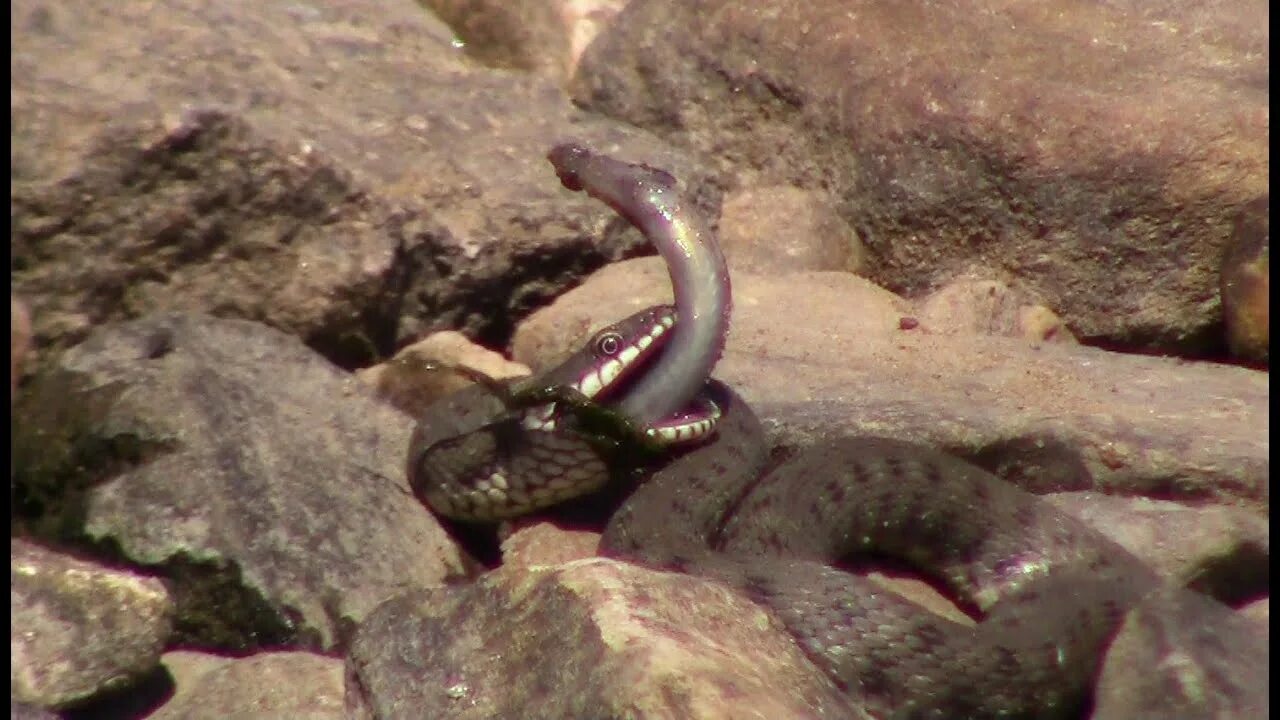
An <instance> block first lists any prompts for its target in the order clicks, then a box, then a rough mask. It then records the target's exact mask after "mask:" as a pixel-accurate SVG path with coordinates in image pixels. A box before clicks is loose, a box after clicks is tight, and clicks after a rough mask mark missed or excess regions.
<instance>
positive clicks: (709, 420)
mask: <svg viewBox="0 0 1280 720" xmlns="http://www.w3.org/2000/svg"><path fill="white" fill-rule="evenodd" d="M675 325H676V311H675V308H674V307H671V306H658V307H654V308H649V309H647V310H644V311H642V312H640V313H637V314H636V315H633V316H631V317H629V318H627V319H626V320H623V321H621V322H619V323H616V324H614V325H611V326H609V327H607V328H605V329H603V330H601V331H600V332H598V333H596V335H595V336H594V337H592V339H591V341H590V342H589V343H588V344H587V347H588V348H590V349H591V353H590V360H589V362H587V363H586V365H585V366H584V367H582V368H581V369H580V370H579V371H578V372H576V373H574V374H572V375H571V376H570V377H571V378H572V379H571V380H570V381H569V382H568V383H567V384H568V386H569V387H571V388H572V389H574V390H576V391H577V392H579V393H581V394H582V396H583V397H585V398H586V399H588V400H591V401H593V402H595V403H598V404H601V405H604V406H607V407H610V408H614V409H617V407H618V406H619V405H620V404H621V403H622V401H623V400H625V398H626V397H627V396H628V393H629V392H630V391H631V390H632V389H633V388H634V387H635V386H636V384H637V382H638V381H639V380H640V379H641V378H642V377H643V376H644V373H645V372H646V371H647V370H649V369H650V368H651V367H653V365H654V363H655V362H656V359H657V358H658V357H659V356H660V354H661V353H662V352H663V350H664V349H665V348H666V347H667V345H668V344H669V340H670V339H671V337H672V330H673V328H674V327H675ZM569 414H570V413H567V412H562V411H561V409H560V408H558V407H557V405H556V403H547V404H544V405H540V406H538V407H535V408H530V409H529V410H528V411H526V413H525V415H524V420H523V424H524V426H525V427H526V428H528V429H531V430H541V431H547V432H550V431H554V430H556V429H557V428H559V427H560V426H561V421H562V420H563V419H564V418H565V417H566V416H567V415H569ZM719 418H720V409H719V408H718V407H716V405H715V403H713V402H711V401H710V400H708V399H706V398H701V397H698V398H695V399H694V400H693V401H691V402H690V403H688V404H687V405H686V406H685V407H683V408H680V409H678V410H676V411H674V412H672V413H669V414H668V415H666V416H665V417H662V418H660V419H659V420H658V421H657V422H654V423H651V424H649V425H645V426H643V427H642V428H641V429H642V430H643V431H644V433H645V435H646V436H647V437H648V438H650V439H651V440H655V441H657V442H658V443H660V444H662V445H671V444H684V443H689V442H693V441H696V440H699V439H701V438H704V437H706V436H708V435H709V434H710V433H711V431H712V430H713V429H714V427H715V422H716V421H717V420H718V419H719Z"/></svg>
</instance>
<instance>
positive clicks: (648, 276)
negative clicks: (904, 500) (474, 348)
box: [513, 259, 1270, 513]
mask: <svg viewBox="0 0 1280 720" xmlns="http://www.w3.org/2000/svg"><path fill="white" fill-rule="evenodd" d="M733 286H734V317H733V323H732V326H731V328H730V332H729V342H728V346H727V348H726V350H725V354H724V358H723V359H722V360H721V362H720V364H719V365H718V366H717V368H716V375H717V376H718V377H720V378H721V379H723V380H725V381H726V382H728V383H730V384H731V385H733V386H734V387H735V388H737V389H738V390H739V391H740V392H741V393H742V395H743V396H744V397H746V398H747V400H748V401H749V402H750V403H751V404H752V406H753V407H754V408H755V409H756V412H757V413H758V414H759V415H760V416H761V418H762V419H763V420H764V421H765V428H766V431H768V432H769V434H770V439H771V441H772V442H773V444H774V445H775V446H780V447H782V448H784V449H799V448H804V447H807V446H810V445H813V444H816V443H821V442H825V441H827V440H830V439H832V438H837V437H841V436H846V435H880V436H891V437H898V438H901V439H904V440H912V441H916V442H921V443H924V444H927V445H932V446H935V447H941V448H944V449H946V450H947V451H949V452H952V453H954V454H957V455H959V456H961V457H965V458H971V459H974V460H976V461H978V462H979V464H981V465H983V466H984V467H998V466H1000V465H1002V464H1004V460H1005V457H1004V454H1005V453H1006V451H1007V452H1009V453H1012V457H1011V458H1010V461H1011V464H1013V465H1015V466H1017V467H1018V468H1019V472H1020V473H1021V474H1022V476H1023V477H1022V478H1021V479H1020V480H1019V482H1020V484H1024V485H1026V486H1031V487H1035V488H1036V489H1037V490H1038V491H1040V492H1048V491H1054V490H1085V489H1097V490H1102V491H1105V492H1111V493H1118V494H1126V495H1148V496H1155V497H1160V498H1164V499H1171V500H1184V501H1185V500H1194V501H1196V502H1198V503H1204V502H1210V501H1214V502H1221V503H1223V504H1239V505H1243V506H1245V507H1247V508H1248V509H1249V510H1250V511H1252V512H1255V513H1265V512H1266V509H1267V507H1268V504H1269V481H1268V478H1269V469H1270V459H1269V455H1268V448H1269V446H1270V445H1269V438H1268V436H1267V432H1266V429H1267V420H1266V418H1267V414H1268V404H1269V403H1268V398H1269V388H1268V384H1267V375H1266V374H1265V373H1262V372H1257V371H1254V370H1248V369H1244V368H1238V367H1230V366H1222V365H1213V364H1208V363H1188V362H1184V361H1178V360H1175V359H1171V358H1162V357H1142V356H1131V355H1122V354H1119V353H1113V352H1107V351H1103V350H1099V349H1096V348H1089V347H1080V346H1070V345H1063V344H1059V343H1045V344H1033V343H1029V342H1026V341H1025V340H1022V339H1015V338H1007V337H999V336H992V335H986V334H982V335H972V334H969V335H949V334H941V333H923V332H919V330H909V331H907V330H903V329H901V326H900V324H899V320H900V318H901V317H902V316H903V315H906V314H909V309H910V306H909V305H908V304H907V303H905V302H904V301H903V300H902V299H901V298H899V297H897V296H895V295H893V294H892V293H889V292H886V291H884V290H882V289H880V288H877V287H875V286H873V285H871V284H870V283H867V282H865V281H863V280H862V279H860V278H856V277H851V276H844V275H836V274H834V273H811V274H807V275H791V276H788V277H785V278H780V279H776V280H775V279H772V278H762V277H756V276H753V275H749V274H746V273H738V274H736V275H735V276H734V278H733ZM670 297H671V296H670V280H669V279H668V278H667V276H666V273H665V271H664V270H663V269H662V267H661V266H660V265H659V264H657V263H656V262H651V261H649V260H647V259H646V260H644V261H636V262H633V263H622V264H618V265H615V266H611V267H609V268H606V269H605V270H603V271H601V272H600V273H598V274H596V275H594V276H592V277H591V278H590V279H588V281H587V282H586V283H584V284H583V285H582V286H580V287H578V288H576V289H574V290H573V291H572V292H569V293H566V294H565V295H563V296H562V297H561V298H560V299H558V300H557V301H556V302H555V303H553V304H552V305H551V306H549V307H547V308H545V309H544V310H541V311H539V312H538V313H535V314H534V315H533V316H531V317H530V319H529V320H528V321H527V322H526V323H525V324H524V325H523V326H522V327H521V328H520V330H519V332H518V333H517V335H516V338H515V340H514V342H513V349H514V353H513V354H514V356H515V358H516V359H517V360H519V361H521V362H524V363H526V364H528V365H530V366H531V367H535V368H537V367H546V366H547V365H548V364H549V363H551V362H554V361H555V360H557V359H559V358H561V357H563V356H564V355H565V354H566V353H568V352H570V351H571V350H576V349H577V348H579V347H581V345H582V343H583V342H584V341H585V340H586V338H587V337H588V336H589V335H590V332H591V331H592V330H593V329H595V328H599V327H601V326H603V325H605V324H607V323H609V322H613V321H616V320H617V319H618V318H622V317H625V316H627V315H628V314H630V313H632V312H635V311H636V310H639V309H641V308H643V307H646V306H648V305H652V304H654V303H659V302H669V301H670ZM797 318H804V321H803V322H797ZM1037 445H1045V446H1049V445H1051V446H1052V447H1053V448H1056V449H1057V452H1049V453H1041V454H1040V455H1036V454H1034V453H1028V452H1027V448H1028V447H1034V446H1037ZM1062 458H1066V459H1068V460H1069V461H1070V464H1069V467H1067V469H1068V470H1070V472H1069V473H1067V474H1066V475H1062V474H1061V473H1060V470H1061V469H1062V462H1061V460H1062ZM1037 463H1042V465H1040V466H1038V465H1037ZM1049 481H1051V482H1049ZM1057 483H1062V484H1063V485H1062V486H1055V485H1056V484H1057Z"/></svg>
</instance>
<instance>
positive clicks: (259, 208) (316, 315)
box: [10, 0, 719, 366]
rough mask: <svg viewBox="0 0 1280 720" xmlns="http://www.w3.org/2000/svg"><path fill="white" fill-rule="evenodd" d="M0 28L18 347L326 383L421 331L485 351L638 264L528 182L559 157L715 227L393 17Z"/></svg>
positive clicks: (419, 19) (30, 15)
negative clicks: (218, 364)
mask: <svg viewBox="0 0 1280 720" xmlns="http://www.w3.org/2000/svg"><path fill="white" fill-rule="evenodd" d="M158 9H162V10H163V11H153V10H158ZM11 19H12V21H13V26H14V33H13V40H14V49H13V54H12V69H13V78H14V82H13V87H12V93H11V95H12V97H11V100H12V102H11V115H12V120H13V131H12V134H11V139H12V141H13V146H14V148H15V149H14V154H13V157H12V162H11V173H10V174H11V180H12V185H13V188H12V191H11V209H12V214H13V223H12V235H13V241H12V245H13V248H12V263H11V264H12V270H13V273H12V275H13V278H12V279H13V283H14V286H15V288H17V291H18V293H19V294H20V295H22V296H24V297H25V298H27V299H28V300H29V302H30V304H31V309H32V312H33V316H34V321H35V328H34V330H35V337H36V340H37V346H38V347H44V346H49V345H55V346H60V345H66V344H70V343H73V342H75V341H76V340H79V339H81V338H83V337H84V336H85V334H86V333H87V332H88V331H89V329H90V328H91V327H92V326H93V325H95V324H98V323H101V322H104V321H107V320H111V319H119V318H129V317H138V316H141V315H143V314H145V313H148V312H152V311H155V310H158V309H167V310H174V309H181V310H199V311H202V312H210V313H213V314H217V315H221V316H233V317H240V318H249V319H254V320H261V321H264V322H266V323H268V324H270V325H273V326H275V327H278V328H282V329H285V330H287V331H289V332H291V333H293V334H296V335H298V336H300V337H302V338H304V339H305V340H306V341H307V342H308V344H310V345H312V346H313V347H316V348H317V349H320V350H322V352H324V353H325V354H326V355H327V356H328V357H330V358H331V359H334V360H335V361H337V362H340V363H341V364H343V365H344V366H356V365H361V364H367V363H369V362H371V361H373V360H374V359H376V358H378V357H381V356H387V355H390V354H391V353H392V352H393V351H394V349H395V348H396V347H397V346H399V345H402V344H405V343H407V342H410V341H412V340H413V339H416V338H418V337H421V336H422V335H425V334H426V333H428V332H430V331H432V330H440V329H462V330H464V331H466V332H467V333H468V334H469V335H472V336H476V335H479V336H482V337H489V338H490V339H498V338H505V337H506V336H507V335H508V334H509V333H510V330H511V327H512V326H513V323H514V319H513V318H515V317H519V316H521V315H522V314H524V313H525V312H527V311H528V310H529V309H530V308H532V307H535V306H537V305H538V304H541V303H543V302H545V301H546V300H547V299H549V298H550V297H552V296H553V295H554V294H555V293H556V292H558V291H560V290H562V289H564V288H565V287H567V286H568V285H570V284H571V283H572V282H574V281H575V280H576V279H577V278H578V277H579V276H580V275H581V274H582V273H584V272H586V271H589V270H590V269H593V268H595V267H598V266H599V265H601V264H603V263H604V262H606V261H609V260H612V259H616V258H617V257H619V256H620V255H622V254H623V253H626V252H629V251H631V250H634V249H635V248H638V247H640V246H641V245H642V242H641V240H640V236H639V235H638V233H636V232H635V231H632V230H629V229H628V228H627V227H626V225H625V223H623V222H622V221H620V220H618V219H617V218H616V217H614V216H613V215H612V214H611V213H609V211H608V210H607V209H605V208H603V207H600V206H598V205H597V204H595V203H593V202H591V201H590V200H588V199H586V198H583V197H581V196H575V195H574V194H572V193H570V192H569V191H567V190H564V189H562V188H561V187H560V185H559V183H558V182H557V181H556V179H555V174H554V173H553V172H552V170H551V167H550V166H549V165H548V164H547V163H546V161H545V160H544V156H545V155H546V152H547V150H548V149H549V148H550V147H551V146H552V145H553V144H555V143H556V142H559V141H563V140H565V139H571V138H573V139H578V140H581V141H583V142H586V143H588V144H590V145H592V146H594V147H597V148H600V149H602V150H608V151H609V152H618V153H620V154H623V155H628V154H630V155H632V156H634V157H639V158H644V159H648V160H651V161H654V162H660V163H661V164H663V165H664V166H665V167H670V168H672V169H673V170H674V171H676V172H678V173H679V174H680V177H681V179H682V180H684V181H685V182H687V183H692V184H693V186H694V187H696V188H701V190H700V191H699V194H700V197H701V200H700V202H702V203H704V204H705V205H706V207H707V208H711V209H714V208H715V207H716V206H717V205H718V197H719V190H718V189H717V188H715V187H712V186H710V185H709V184H708V182H707V178H706V173H705V172H703V171H701V170H699V169H698V161H697V159H696V158H694V157H692V156H690V155H689V153H687V152H677V151H675V150H674V149H671V148H669V147H666V146H665V145H663V144H662V143H659V142H658V141H656V140H655V139H653V138H652V137H650V136H647V135H645V134H643V133H640V132H637V131H635V130H632V129H628V128H625V127H621V126H617V125H613V124H607V123H605V122H602V121H600V120H598V119H594V118H592V117H590V116H589V115H587V114H585V113H583V112H581V111H579V110H577V109H575V108H574V107H573V105H572V104H571V103H570V102H569V101H568V99H567V97H566V96H565V95H564V93H563V92H562V91H561V90H560V89H559V88H558V87H557V86H556V85H555V84H554V83H553V82H552V81H551V80H549V79H546V78H539V77H535V76H529V75H524V74H515V73H512V72H509V71H501V70H493V69H489V68H484V67H480V66H478V65H477V64H476V63H475V62H474V61H472V60H470V59H468V58H467V57H466V56H465V55H464V54H463V53H462V51H460V50H459V49H457V48H455V47H453V45H452V44H451V40H452V33H451V32H450V31H449V30H448V29H447V28H445V27H444V26H443V25H442V24H440V23H439V21H438V20H435V19H434V18H433V17H432V16H431V15H430V14H429V13H426V12H424V11H423V10H422V9H421V8H419V7H417V6H416V5H414V4H413V3H412V2H409V0H398V1H395V2H375V1H373V0H363V1H361V2H346V3H310V4H289V3H284V4H279V3H249V2H238V3H217V4H209V3H204V2H198V1H196V0H166V1H165V2H163V3H162V4H161V5H158V6H155V7H154V8H153V6H151V5H136V4H129V3H116V2H106V1H105V0H96V1H94V2H86V3H81V4H78V5H77V6H76V7H75V8H74V9H72V8H70V7H67V6H63V5H59V4H56V3H53V4H50V3H42V2H37V0H24V1H23V2H19V3H16V4H14V5H13V7H12V9H11Z"/></svg>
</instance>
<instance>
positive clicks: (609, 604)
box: [347, 559, 866, 718]
mask: <svg viewBox="0 0 1280 720" xmlns="http://www.w3.org/2000/svg"><path fill="white" fill-rule="evenodd" d="M347 691H348V704H349V707H350V708H352V715H351V716H352V717H357V718H373V717H378V718H409V717H423V716H430V717H436V718H491V717H515V716H520V717H531V718H563V717H588V716H590V717H616V716H622V715H627V714H633V715H637V716H643V717H682V718H734V717H796V718H811V717H812V718H817V717H842V718H852V717H866V715H864V714H861V713H857V712H855V709H851V708H849V707H848V705H847V703H846V702H845V701H844V700H843V698H842V697H841V696H840V695H839V693H838V692H837V690H836V689H835V687H834V686H832V685H831V684H830V682H829V681H827V680H826V679H825V677H824V676H822V675H821V673H818V672H817V671H816V670H814V669H813V667H812V666H811V665H809V663H808V661H807V660H806V659H805V658H804V656H803V655H802V654H801V652H800V650H799V649H798V648H797V647H796V645H795V643H794V642H792V641H791V640H790V639H789V637H787V636H786V635H785V634H784V633H783V632H782V631H781V630H780V629H779V626H778V625H777V624H776V622H775V621H773V620H772V619H771V618H770V616H769V615H768V614H766V613H765V612H764V611H763V610H761V609H759V608H758V607H757V606H755V605H753V604H752V603H750V602H749V601H747V600H744V599H742V598H740V597H738V596H737V595H736V594H734V593H732V592H730V591H729V590H727V589H725V588H723V587H722V586H719V585H716V584H715V583H712V582H709V581H706V580H701V579H698V578H693V577H688V576H684V575H678V574H672V573H659V572H652V571H648V570H644V569H642V568H639V567H636V566H632V565H628V564H624V563H617V562H613V561H609V560H603V559H597V560H585V561H579V562H573V563H569V564H567V565H562V566H558V567H555V568H551V569H544V570H538V571H532V572H519V571H507V570H504V571H499V572H496V573H490V574H488V575H485V576H484V577H483V578H481V579H480V580H479V581H478V582H477V583H475V584H472V585H469V586H464V587H451V588H439V589H435V590H426V591H419V592H414V593H408V594H406V595H404V596H401V597H398V598H396V599H393V600H391V601H389V602H387V603H386V604H384V605H383V606H381V607H380V608H378V610H377V611H375V612H374V614H373V615H371V616H370V617H369V619H368V620H367V621H366V622H365V623H364V624H363V625H362V626H361V628H360V630H359V633H358V634H357V637H356V641H355V643H354V645H353V647H352V650H351V653H350V654H349V655H348V657H347Z"/></svg>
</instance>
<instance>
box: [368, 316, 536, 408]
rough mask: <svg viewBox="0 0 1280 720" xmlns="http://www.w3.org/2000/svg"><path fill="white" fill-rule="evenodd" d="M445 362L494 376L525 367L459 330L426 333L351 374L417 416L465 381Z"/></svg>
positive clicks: (515, 374)
mask: <svg viewBox="0 0 1280 720" xmlns="http://www.w3.org/2000/svg"><path fill="white" fill-rule="evenodd" d="M450 366H461V367H466V368H470V369H472V370H475V371H477V372H480V373H482V374H484V375H487V376H489V377H491V378H494V379H503V378H512V377H520V376H523V375H528V374H529V368H527V367H525V366H524V365H521V364H520V363H513V362H511V361H509V360H507V359H506V358H504V357H502V355H500V354H498V353H496V352H493V351H492V350H489V349H487V348H484V347H481V346H479V345H477V344H475V343H473V342H471V341H470V340H468V339H467V336H465V335H463V334H462V333H460V332H455V331H452V330H447V331H444V332H438V333H432V334H431V335H428V336H427V337H425V338H423V339H422V340H420V341H418V342H416V343H414V344H413V345H410V346H408V347H406V348H405V349H403V350H401V351H400V352H398V353H396V355H395V357H393V358H391V359H390V360H388V361H386V362H384V363H381V364H379V365H375V366H373V367H371V368H365V369H364V370H360V371H359V372H357V373H356V378H357V379H358V380H360V381H361V382H364V383H366V384H368V385H369V386H370V387H371V388H373V389H374V391H375V392H376V393H377V394H378V397H380V398H382V399H383V400H386V401H387V402H389V403H391V404H392V405H394V406H395V407H396V408H398V409H399V410H400V411H401V412H404V413H407V414H408V415H410V416H412V417H415V418H416V417H419V416H420V415H422V412H423V411H424V410H426V408H427V406H428V405H430V404H431V403H432V402H434V401H436V400H438V399H439V398H441V397H443V396H445V395H447V394H449V393H451V392H454V391H456V390H460V389H462V388H464V387H466V386H468V385H470V384H471V380H470V379H468V378H467V377H466V376H465V375H463V374H461V373H457V372H452V371H450V370H449V367H450ZM433 368H434V369H433Z"/></svg>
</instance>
